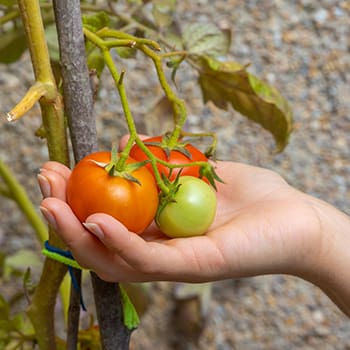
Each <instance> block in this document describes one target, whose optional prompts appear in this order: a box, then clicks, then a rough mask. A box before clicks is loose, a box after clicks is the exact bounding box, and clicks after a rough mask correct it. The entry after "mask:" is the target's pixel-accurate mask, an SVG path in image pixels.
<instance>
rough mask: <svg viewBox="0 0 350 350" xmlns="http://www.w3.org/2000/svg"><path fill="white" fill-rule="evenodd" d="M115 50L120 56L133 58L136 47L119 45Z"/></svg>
mask: <svg viewBox="0 0 350 350" xmlns="http://www.w3.org/2000/svg"><path fill="white" fill-rule="evenodd" d="M115 51H116V52H117V54H118V56H119V57H121V58H135V56H136V53H137V49H136V48H134V47H126V46H120V47H116V48H115Z"/></svg>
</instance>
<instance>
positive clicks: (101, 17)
mask: <svg viewBox="0 0 350 350" xmlns="http://www.w3.org/2000/svg"><path fill="white" fill-rule="evenodd" d="M82 21H83V25H84V27H86V28H88V29H89V30H91V31H92V32H97V31H98V30H100V29H102V28H104V27H108V26H109V25H110V18H109V16H108V15H107V14H106V13H105V12H103V11H101V12H98V13H95V14H93V15H84V16H83V17H82Z"/></svg>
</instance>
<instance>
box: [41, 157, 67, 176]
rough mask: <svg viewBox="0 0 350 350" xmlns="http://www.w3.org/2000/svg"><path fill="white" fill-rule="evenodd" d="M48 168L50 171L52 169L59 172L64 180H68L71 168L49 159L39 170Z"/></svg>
mask: <svg viewBox="0 0 350 350" xmlns="http://www.w3.org/2000/svg"><path fill="white" fill-rule="evenodd" d="M43 169H45V170H50V171H54V172H56V173H58V174H60V175H61V176H62V177H63V178H64V179H65V180H68V178H69V176H70V173H71V170H70V169H69V168H68V167H66V166H65V165H63V164H61V163H58V162H53V161H49V162H46V163H45V164H44V165H43V166H42V167H41V169H40V170H43Z"/></svg>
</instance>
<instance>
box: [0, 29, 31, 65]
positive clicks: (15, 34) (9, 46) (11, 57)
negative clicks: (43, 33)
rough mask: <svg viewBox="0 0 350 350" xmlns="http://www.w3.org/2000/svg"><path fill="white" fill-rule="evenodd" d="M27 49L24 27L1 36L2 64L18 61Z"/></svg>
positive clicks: (0, 53) (0, 55)
mask: <svg viewBox="0 0 350 350" xmlns="http://www.w3.org/2000/svg"><path fill="white" fill-rule="evenodd" d="M26 48H27V43H26V38H25V34H24V31H23V28H22V27H20V26H19V27H18V28H13V29H11V30H9V31H7V32H6V33H2V34H1V40H0V63H6V64H9V63H12V62H15V61H17V60H18V59H19V58H20V57H21V56H22V54H23V52H24V51H25V50H26Z"/></svg>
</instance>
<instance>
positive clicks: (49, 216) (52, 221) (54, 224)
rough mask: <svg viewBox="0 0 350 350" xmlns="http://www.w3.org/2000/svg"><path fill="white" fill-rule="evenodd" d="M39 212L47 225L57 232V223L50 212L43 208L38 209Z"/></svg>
mask: <svg viewBox="0 0 350 350" xmlns="http://www.w3.org/2000/svg"><path fill="white" fill-rule="evenodd" d="M40 211H41V213H42V214H43V216H44V218H45V219H46V221H47V222H48V223H49V225H51V226H52V228H53V229H54V230H57V222H56V219H55V216H54V215H53V214H52V213H51V211H50V210H49V209H46V208H45V207H40Z"/></svg>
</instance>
